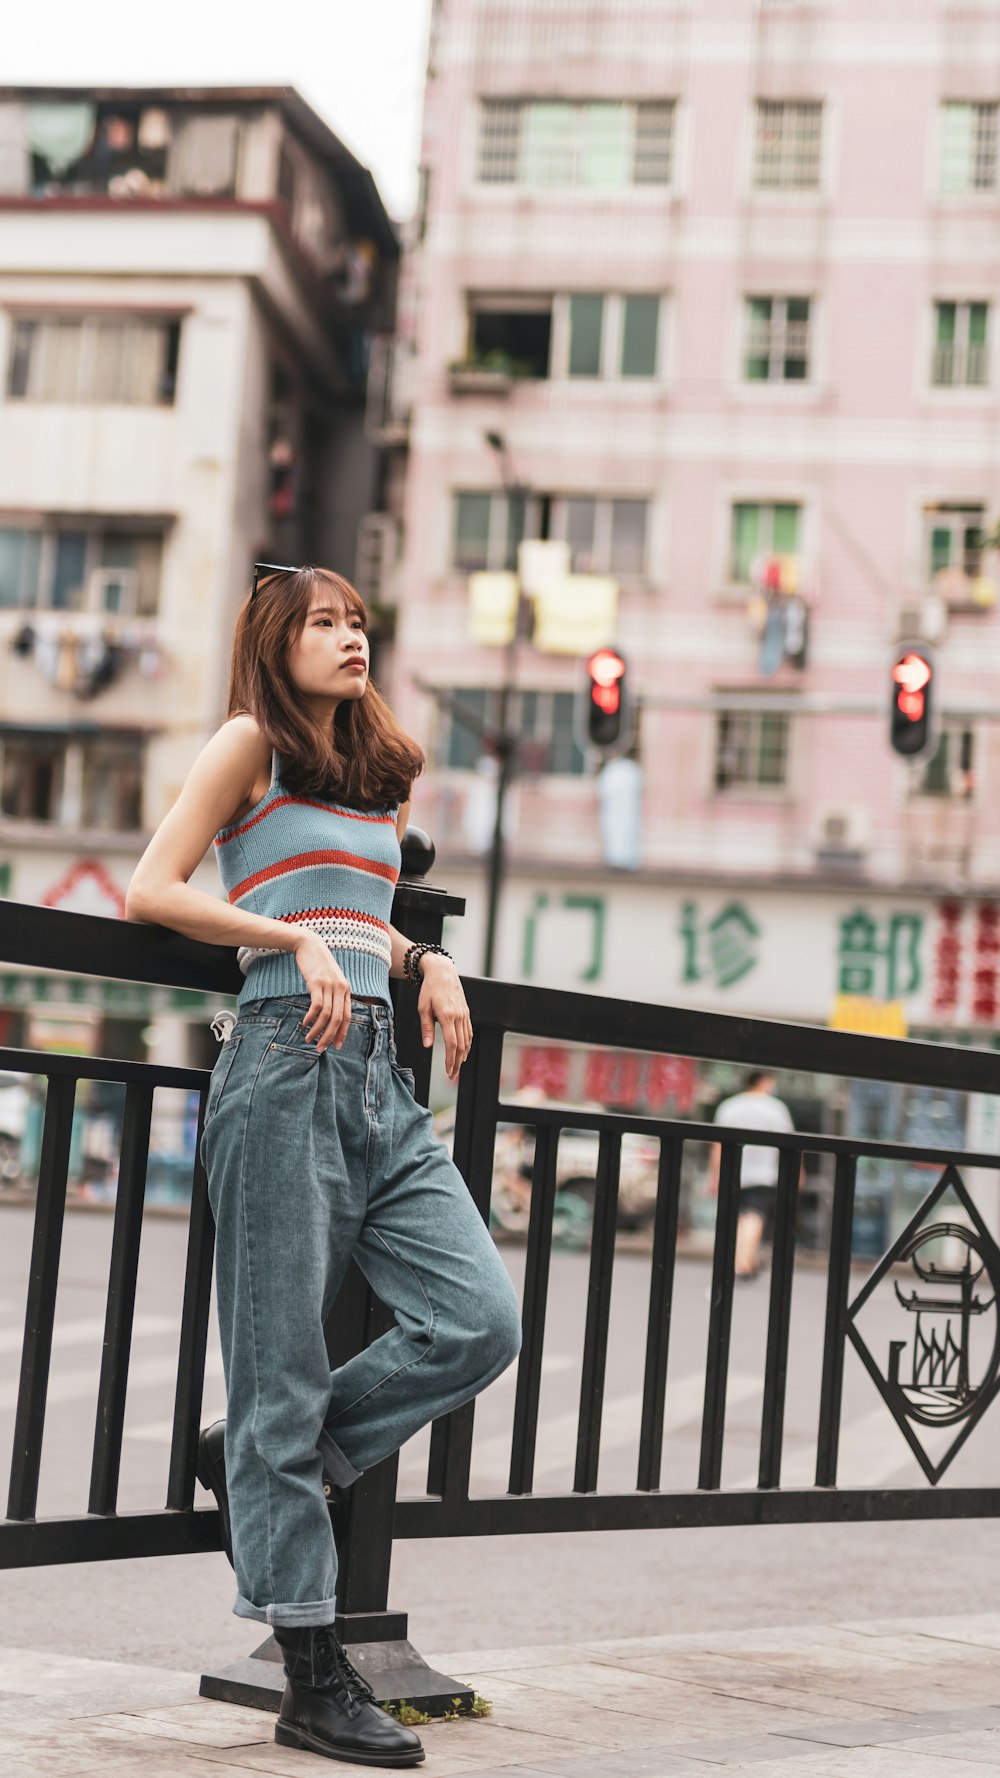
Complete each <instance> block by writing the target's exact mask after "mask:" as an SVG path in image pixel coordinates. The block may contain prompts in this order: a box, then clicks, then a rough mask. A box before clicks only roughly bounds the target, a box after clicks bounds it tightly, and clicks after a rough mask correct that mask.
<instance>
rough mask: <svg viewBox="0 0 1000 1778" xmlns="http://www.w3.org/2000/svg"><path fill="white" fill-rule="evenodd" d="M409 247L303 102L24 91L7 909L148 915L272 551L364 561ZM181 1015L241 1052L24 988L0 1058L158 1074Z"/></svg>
mask: <svg viewBox="0 0 1000 1778" xmlns="http://www.w3.org/2000/svg"><path fill="white" fill-rule="evenodd" d="M397 258H398V252H397V243H396V237H395V234H394V231H393V229H392V227H391V225H390V223H389V220H388V218H387V216H386V214H385V211H384V209H383V207H382V204H381V202H380V200H379V197H378V194H377V192H376V190H375V187H374V184H373V182H372V179H371V175H370V174H369V173H368V172H367V170H366V169H365V168H364V167H362V166H361V165H359V163H358V162H357V161H356V160H355V159H354V158H353V156H352V155H351V154H350V153H349V152H348V151H347V150H346V149H345V148H344V146H343V145H342V144H341V143H340V142H339V141H338V139H337V137H336V136H335V135H334V134H333V133H332V132H331V131H330V130H329V129H328V128H327V126H326V125H325V124H324V123H323V122H322V121H321V119H320V118H319V117H318V116H317V115H316V114H315V113H314V112H313V111H312V110H311V109H310V108H309V107H308V106H307V105H306V104H305V103H304V102H303V101H302V99H301V98H300V97H299V96H298V94H297V93H295V92H294V91H293V90H291V89H289V88H281V87H274V88H253V89H235V88H233V89H209V90H205V91H199V90H191V89H169V90H166V89H158V90H151V89H145V90H135V89H127V90H126V89H100V90H94V89H87V90H84V89H81V90H79V91H68V90H66V89H61V90H59V91H58V92H51V93H50V92H43V91H38V90H27V89H9V88H8V89H0V749H2V762H0V892H2V893H3V894H4V895H6V896H8V897H11V898H12V899H14V900H17V901H23V902H41V903H48V904H51V905H55V906H60V907H71V908H76V909H79V910H81V911H91V912H101V913H110V914H121V913H123V912H124V892H125V889H126V886H127V884H128V881H129V878H130V876H131V873H132V869H133V867H134V863H135V860H136V858H137V857H138V855H139V854H140V852H141V851H142V849H143V847H144V846H145V843H146V839H147V837H148V834H149V833H150V831H152V829H153V828H155V826H156V824H157V823H158V822H159V820H160V819H161V818H162V816H163V814H164V813H165V811H166V810H167V808H168V807H169V806H170V804H171V803H172V801H173V800H174V798H175V797H176V795H177V793H178V791H179V789H180V786H181V784H182V783H183V780H184V777H185V775H186V772H187V769H188V767H189V765H190V763H191V760H192V759H193V757H194V755H195V754H196V752H197V751H198V749H199V747H200V746H201V745H202V743H203V742H204V740H205V739H206V738H207V736H208V735H209V734H210V733H211V732H212V730H213V729H214V728H216V727H217V726H218V724H219V723H220V722H221V721H222V720H223V719H224V716H225V694H226V669H227V664H228V654H229V645H230V637H231V633H232V624H233V618H234V615H235V611H236V609H237V606H238V604H239V601H240V600H241V598H242V597H243V595H244V593H245V590H246V587H247V584H248V580H249V575H250V565H251V563H252V562H253V560H254V559H255V558H257V559H261V560H273V561H290V562H298V561H305V560H321V561H325V562H328V563H331V564H332V565H336V566H338V567H340V568H342V569H343V571H344V572H346V573H347V574H349V575H351V574H353V573H354V569H355V549H356V542H357V533H358V523H359V518H360V516H361V514H362V513H363V512H364V511H365V510H366V509H367V508H368V507H369V506H370V505H371V504H372V503H373V491H374V488H375V482H376V471H377V457H376V453H375V451H374V450H373V449H372V448H371V447H369V446H368V445H367V444H366V442H365V437H364V402H365V390H366V381H367V351H368V341H369V336H370V335H371V334H372V333H373V332H374V333H384V332H386V331H387V330H388V329H389V328H391V325H392V314H393V305H394V297H395V277H396V263H397ZM195 882H196V884H197V885H198V886H199V887H202V888H204V889H206V890H208V891H210V892H213V893H218V890H219V886H218V880H217V876H216V872H215V866H214V861H213V860H212V859H211V857H209V858H208V859H207V861H206V862H205V863H204V864H203V866H202V867H201V869H200V871H199V873H198V875H197V876H196V878H195ZM70 1014H72V1020H70V1018H69V1015H70ZM151 1017H152V1018H153V1019H154V1021H155V1033H156V1041H155V1042H153V1044H152V1050H153V1054H154V1055H155V1056H156V1057H157V1058H158V1059H164V1060H166V1059H170V1060H182V1061H183V1060H190V1061H199V1060H203V1059H211V1054H212V1052H214V1049H215V1045H214V1042H213V1041H212V1039H211V1036H210V1034H209V1033H208V1032H207V1029H206V1007H205V1005H204V1004H202V1002H201V999H200V997H199V996H197V995H191V994H176V995H175V994H171V993H170V992H169V991H167V990H155V989H142V988H133V987H130V988H128V989H125V990H122V989H117V988H116V987H115V986H114V985H113V984H108V985H104V986H101V985H98V984H87V983H84V982H82V981H81V982H80V983H78V984H75V985H73V984H69V983H67V982H66V981H65V979H62V980H59V979H57V978H53V979H52V981H51V982H47V981H46V980H45V979H44V978H40V979H35V978H28V977H26V976H25V975H23V974H21V973H19V972H16V971H14V970H7V971H3V972H0V1041H4V1042H8V1043H22V1042H23V1043H26V1044H28V1045H29V1046H30V1047H45V1046H46V1045H49V1044H51V1045H52V1046H54V1047H82V1048H88V1049H92V1048H94V1047H97V1048H98V1049H99V1050H101V1049H102V1050H103V1052H104V1053H106V1054H118V1055H123V1056H138V1057H141V1056H142V1055H144V1054H146V1053H147V1046H148V1042H149V1039H150V1038H151V1036H152V1033H151V1031H150V1028H149V1021H150V1018H151ZM74 1021H75V1022H74ZM189 1021H192V1023H191V1028H190V1032H189V1030H188V1024H189ZM144 1033H145V1034H146V1045H145V1046H144V1035H143V1034H144ZM206 1043H207V1048H206V1047H205V1046H206Z"/></svg>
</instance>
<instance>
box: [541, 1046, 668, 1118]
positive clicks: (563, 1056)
mask: <svg viewBox="0 0 1000 1778" xmlns="http://www.w3.org/2000/svg"><path fill="white" fill-rule="evenodd" d="M697 1085H698V1066H697V1063H696V1062H692V1061H691V1059H690V1058H689V1057H688V1056H650V1055H642V1054H637V1053H636V1051H634V1050H580V1049H570V1048H568V1047H566V1046H564V1045H561V1044H524V1045H522V1047H521V1048H520V1050H519V1051H518V1057H517V1086H518V1091H522V1090H525V1089H528V1090H531V1091H532V1092H536V1093H539V1094H541V1095H543V1096H544V1097H545V1098H548V1099H560V1100H563V1101H566V1100H569V1101H571V1102H572V1101H574V1100H575V1101H580V1100H585V1099H592V1100H596V1101H597V1102H598V1103H600V1104H602V1105H615V1106H619V1107H621V1108H622V1109H623V1110H627V1111H632V1110H634V1109H636V1108H639V1109H640V1110H645V1111H650V1112H653V1111H664V1110H665V1111H667V1112H670V1113H673V1114H675V1115H677V1116H680V1117H687V1116H688V1115H689V1113H690V1112H691V1110H692V1109H693V1107H694V1103H695V1095H696V1091H697Z"/></svg>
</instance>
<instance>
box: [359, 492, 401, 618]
mask: <svg viewBox="0 0 1000 1778" xmlns="http://www.w3.org/2000/svg"><path fill="white" fill-rule="evenodd" d="M398 551H399V526H398V524H397V522H396V520H395V519H394V518H393V517H392V516H391V514H390V513H387V512H366V513H365V514H364V515H363V516H362V518H361V521H360V523H359V525H358V546H357V551H356V554H355V562H354V584H355V586H356V587H357V589H358V592H359V593H360V594H361V597H362V598H363V599H364V601H365V603H366V605H385V604H387V603H390V602H391V600H392V583H393V576H394V572H395V568H396V558H397V555H398Z"/></svg>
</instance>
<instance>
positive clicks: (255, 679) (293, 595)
mask: <svg viewBox="0 0 1000 1778" xmlns="http://www.w3.org/2000/svg"><path fill="white" fill-rule="evenodd" d="M319 588H322V589H323V591H324V592H325V593H326V594H327V595H328V598H329V603H330V604H331V605H332V606H333V607H334V609H336V608H337V607H338V606H339V608H340V609H341V610H342V611H343V612H345V613H347V614H348V615H355V614H356V615H357V616H358V617H360V618H361V619H362V622H363V623H364V625H365V629H366V630H367V627H368V613H367V611H366V610H365V604H364V600H363V599H362V598H361V595H360V593H358V592H357V591H356V589H355V588H354V587H353V586H352V585H351V583H350V581H349V580H345V579H344V578H343V576H342V575H340V574H334V573H333V571H332V569H330V568H313V567H311V566H310V567H305V568H297V569H295V570H290V571H288V572H284V573H279V574H268V575H266V576H264V578H262V580H261V582H260V585H259V588H258V591H257V593H256V595H255V596H254V597H250V596H248V597H247V598H246V599H245V600H244V603H243V604H242V606H241V607H240V611H239V615H238V616H237V619H236V629H235V632H234V635H233V654H232V661H231V663H230V669H229V707H228V711H227V715H229V716H241V715H249V716H252V717H253V718H254V720H255V721H256V723H257V725H258V727H259V729H260V731H261V734H262V735H264V736H265V737H266V739H267V740H268V741H270V743H271V746H272V747H276V748H277V750H278V752H279V753H280V754H281V757H282V765H283V777H284V781H285V782H286V783H287V784H288V786H289V788H290V789H292V790H298V791H300V792H303V793H305V792H308V793H310V794H311V795H314V796H321V797H323V798H325V799H326V800H327V801H329V802H339V803H344V804H346V805H347V806H348V807H350V808H363V809H378V808H392V807H395V805H396V804H397V803H403V802H405V801H406V800H407V798H408V796H409V794H410V786H411V784H412V782H413V780H414V778H415V777H416V776H417V774H418V772H420V771H422V770H423V766H424V755H423V753H422V752H421V750H420V748H419V747H418V746H417V743H416V742H415V741H414V740H412V739H411V737H410V736H409V735H407V734H406V733H405V732H404V731H403V729H401V728H400V726H399V724H398V723H397V721H396V719H395V717H394V716H393V714H392V712H391V710H390V709H389V706H388V705H387V704H386V702H385V700H384V699H383V698H382V697H380V696H379V693H378V692H377V691H376V689H375V686H374V685H373V684H372V681H371V679H370V678H369V680H368V683H367V685H366V686H365V689H364V692H363V693H362V695H361V697H360V698H344V699H342V700H341V702H340V703H339V704H338V705H337V710H336V714H335V716H334V719H333V723H332V726H331V727H330V728H329V729H323V728H322V727H321V726H320V724H319V723H318V722H317V721H316V719H315V717H313V716H312V715H311V714H310V712H309V710H308V709H306V708H304V707H303V704H302V699H301V694H300V693H299V691H298V690H297V688H296V686H295V683H294V681H293V680H292V678H291V675H290V673H289V670H288V654H289V650H290V649H291V648H292V647H293V645H294V643H295V642H296V641H297V640H298V637H299V636H300V635H301V633H302V631H303V629H304V628H305V623H306V618H307V617H308V615H309V610H310V607H311V606H312V604H313V596H314V594H315V593H316V591H317V590H318V589H319Z"/></svg>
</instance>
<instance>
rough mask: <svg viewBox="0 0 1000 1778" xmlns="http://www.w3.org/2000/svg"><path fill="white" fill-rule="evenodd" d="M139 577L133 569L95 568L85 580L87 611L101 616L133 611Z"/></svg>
mask: <svg viewBox="0 0 1000 1778" xmlns="http://www.w3.org/2000/svg"><path fill="white" fill-rule="evenodd" d="M138 591H139V576H138V574H137V573H136V571H135V569H134V568H95V569H94V570H93V571H92V573H91V574H90V575H89V576H88V579H87V610H88V611H99V612H101V613H102V615H108V616H118V615H119V614H125V615H131V614H132V613H133V612H134V611H135V607H136V597H137V594H138Z"/></svg>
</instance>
